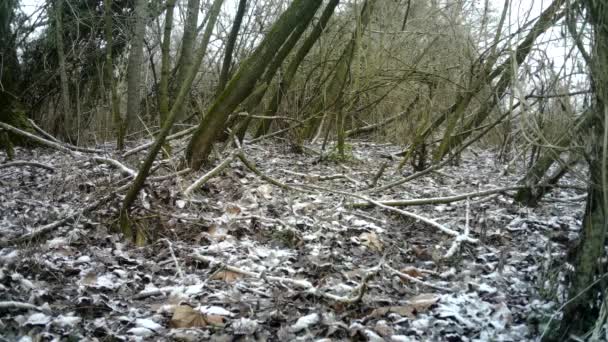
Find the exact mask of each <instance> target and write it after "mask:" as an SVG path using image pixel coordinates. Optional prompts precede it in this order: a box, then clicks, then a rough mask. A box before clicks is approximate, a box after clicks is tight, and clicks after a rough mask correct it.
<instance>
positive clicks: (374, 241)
mask: <svg viewBox="0 0 608 342" xmlns="http://www.w3.org/2000/svg"><path fill="white" fill-rule="evenodd" d="M359 239H360V240H361V242H362V243H363V245H365V246H366V247H367V248H369V249H371V250H375V251H378V252H382V249H383V248H384V246H383V245H382V242H381V241H380V239H379V238H378V235H376V233H375V232H371V233H363V234H361V236H359Z"/></svg>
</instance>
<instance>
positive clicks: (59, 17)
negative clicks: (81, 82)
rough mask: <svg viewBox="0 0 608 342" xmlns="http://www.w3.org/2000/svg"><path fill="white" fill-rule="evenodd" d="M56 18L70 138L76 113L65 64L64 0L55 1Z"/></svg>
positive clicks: (65, 124) (65, 122)
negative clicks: (71, 103) (74, 113)
mask: <svg viewBox="0 0 608 342" xmlns="http://www.w3.org/2000/svg"><path fill="white" fill-rule="evenodd" d="M53 11H54V19H55V43H56V44H57V46H56V49H57V64H58V66H59V83H60V85H61V105H62V106H61V110H62V111H63V115H62V117H63V125H62V126H63V132H62V134H63V136H64V138H66V139H68V140H70V136H71V134H72V133H73V132H72V128H73V127H74V122H73V121H74V120H73V119H74V115H73V113H72V108H71V107H72V106H71V105H70V87H69V83H68V73H67V69H66V66H65V53H64V50H63V49H64V47H65V46H64V43H63V0H57V1H56V2H55V7H54V8H53Z"/></svg>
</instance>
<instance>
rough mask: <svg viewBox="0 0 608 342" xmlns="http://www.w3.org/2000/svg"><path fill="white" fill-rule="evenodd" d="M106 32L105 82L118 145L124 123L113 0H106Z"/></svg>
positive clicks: (121, 139)
mask: <svg viewBox="0 0 608 342" xmlns="http://www.w3.org/2000/svg"><path fill="white" fill-rule="evenodd" d="M103 4H104V34H105V38H106V55H105V65H104V72H105V75H104V76H105V83H106V88H107V89H106V91H109V96H108V97H109V103H110V111H111V113H112V121H113V124H114V128H115V129H116V145H117V146H121V143H122V141H123V139H124V136H125V132H124V129H125V127H124V125H123V123H122V117H121V115H120V98H119V97H118V90H117V88H116V81H115V80H114V58H113V57H112V48H113V45H114V34H113V32H112V31H113V29H114V25H113V20H112V0H104V2H103ZM121 148H122V147H121Z"/></svg>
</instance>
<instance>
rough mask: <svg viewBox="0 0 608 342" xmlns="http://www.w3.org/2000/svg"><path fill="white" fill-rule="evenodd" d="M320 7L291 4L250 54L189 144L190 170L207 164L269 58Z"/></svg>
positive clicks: (315, 1) (305, 0)
mask: <svg viewBox="0 0 608 342" xmlns="http://www.w3.org/2000/svg"><path fill="white" fill-rule="evenodd" d="M321 3H322V1H321V0H295V1H293V2H292V3H291V4H290V6H289V7H288V8H287V10H286V11H285V12H283V14H282V15H281V16H280V17H279V19H278V20H277V21H276V22H275V23H274V25H273V26H272V28H271V29H270V31H269V32H268V34H267V35H266V36H265V37H264V39H263V40H262V42H261V43H260V45H259V46H258V47H257V48H256V50H255V51H254V52H253V54H252V55H251V56H250V57H249V58H247V60H245V62H243V64H242V65H241V67H240V68H239V70H238V72H237V73H236V74H235V75H234V77H233V78H232V79H231V81H230V82H229V84H228V86H227V87H226V89H225V90H224V91H223V92H222V93H221V94H220V96H219V97H218V98H217V100H216V101H215V102H214V103H213V105H212V106H211V108H210V109H209V110H208V112H207V114H206V115H205V117H204V118H203V120H202V121H201V123H200V125H199V127H198V129H197V130H196V131H195V132H194V135H193V136H192V139H191V140H190V143H189V144H188V148H187V150H186V159H187V160H188V164H189V165H190V167H191V168H192V169H195V170H196V169H199V168H200V167H201V165H202V164H203V163H205V162H206V160H207V157H208V156H209V153H210V152H211V148H212V146H213V143H214V142H215V140H216V138H217V137H218V136H219V135H220V134H221V132H222V130H223V128H224V125H225V123H226V120H227V118H228V116H229V115H230V114H231V113H232V112H234V110H235V109H236V108H237V106H238V105H239V104H241V102H243V101H244V100H245V99H246V98H247V97H248V96H249V95H250V94H251V93H252V91H253V90H254V88H255V85H256V83H257V80H258V78H259V77H260V76H262V74H263V73H264V71H265V70H266V69H267V67H268V66H269V64H270V62H271V61H272V56H273V55H274V54H275V53H276V51H278V50H279V48H280V47H281V46H282V45H283V43H284V42H285V41H286V39H287V38H288V37H289V35H290V34H291V33H292V32H293V30H294V29H295V28H296V27H297V26H298V24H299V23H300V22H307V21H310V19H311V18H312V17H313V16H314V13H315V12H316V10H317V8H318V7H319V6H320V5H321Z"/></svg>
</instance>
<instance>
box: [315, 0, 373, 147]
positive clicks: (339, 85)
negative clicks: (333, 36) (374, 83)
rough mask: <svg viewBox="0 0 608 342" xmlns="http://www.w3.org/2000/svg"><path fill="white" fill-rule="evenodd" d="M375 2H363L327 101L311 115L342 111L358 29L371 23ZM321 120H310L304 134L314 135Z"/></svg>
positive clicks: (329, 87)
mask: <svg viewBox="0 0 608 342" xmlns="http://www.w3.org/2000/svg"><path fill="white" fill-rule="evenodd" d="M374 3H375V0H371V1H367V0H366V1H365V2H364V3H363V8H362V9H361V14H360V18H361V19H360V22H359V23H358V24H357V29H356V31H355V32H353V34H352V36H351V39H350V40H349V42H348V44H347V45H346V47H345V48H344V51H343V52H342V54H341V55H340V59H339V60H338V62H337V64H336V66H335V71H334V75H333V77H332V79H331V81H330V82H329V85H328V86H327V89H326V96H325V99H326V100H327V101H324V100H319V101H318V102H317V105H315V106H314V107H313V110H312V112H311V115H316V114H317V113H320V112H322V111H324V110H328V109H333V111H334V112H335V113H340V111H341V108H339V106H337V105H338V104H339V103H341V98H342V95H343V93H344V88H345V87H346V81H347V80H348V76H349V74H350V66H351V63H352V60H353V57H354V55H355V52H356V51H357V45H358V44H357V42H358V38H357V31H364V30H365V29H366V27H367V24H368V23H369V19H370V16H371V12H372V10H373V7H374ZM326 103H329V104H330V105H329V107H328V108H325V107H326V106H325V104H326ZM319 121H320V119H313V120H311V121H310V122H309V124H308V126H307V127H306V129H305V130H304V132H303V135H304V137H305V138H310V137H312V135H313V133H314V132H316V131H317V128H318V126H319ZM340 126H341V123H340V118H339V117H338V121H337V122H336V127H338V129H340ZM338 138H339V137H338Z"/></svg>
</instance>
